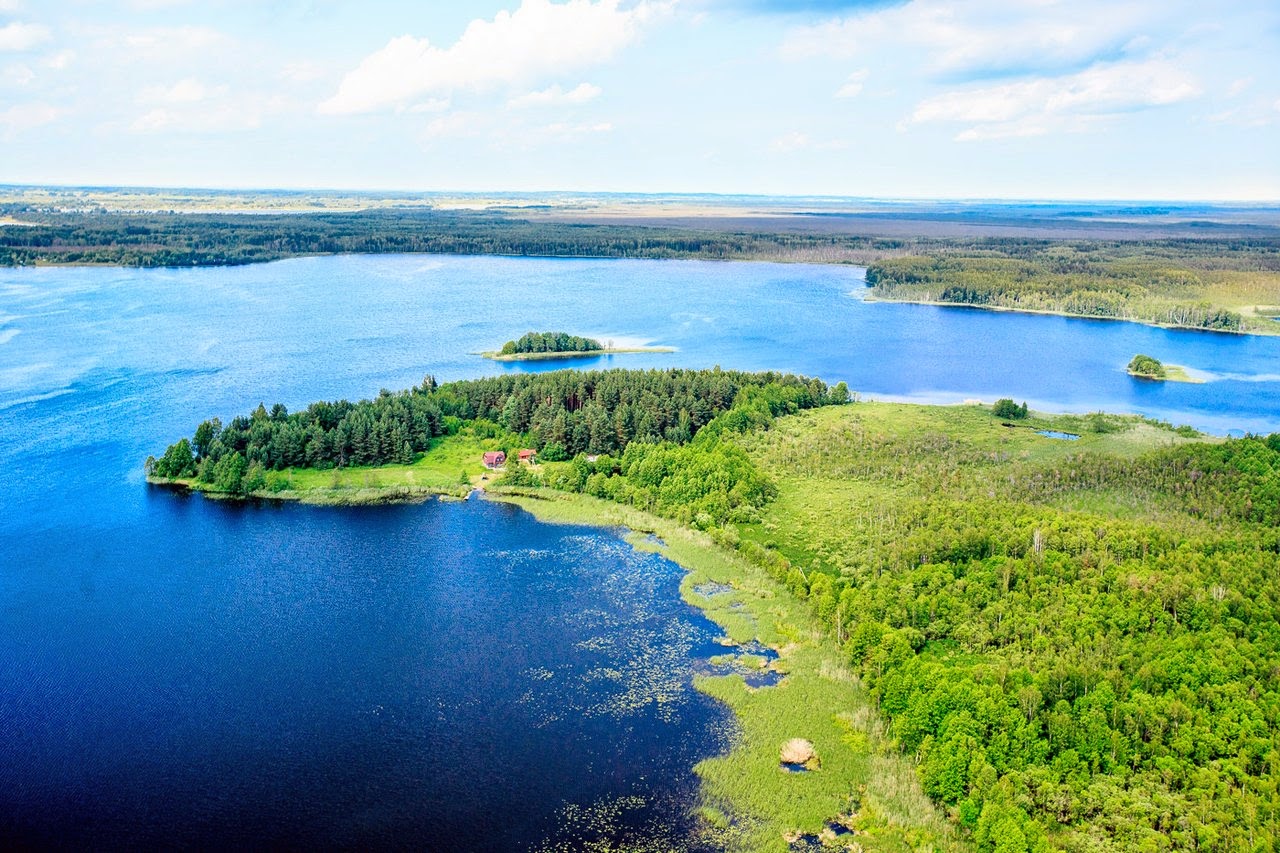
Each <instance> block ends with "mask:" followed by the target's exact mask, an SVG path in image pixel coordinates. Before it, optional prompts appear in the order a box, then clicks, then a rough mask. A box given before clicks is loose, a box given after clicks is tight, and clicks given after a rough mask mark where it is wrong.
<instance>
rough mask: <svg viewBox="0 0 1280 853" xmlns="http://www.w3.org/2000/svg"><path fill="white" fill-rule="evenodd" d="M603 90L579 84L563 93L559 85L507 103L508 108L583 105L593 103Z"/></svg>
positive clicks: (587, 84) (521, 96) (588, 84)
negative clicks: (588, 102)
mask: <svg viewBox="0 0 1280 853" xmlns="http://www.w3.org/2000/svg"><path fill="white" fill-rule="evenodd" d="M602 91H603V90H602V89H601V88H600V87H599V86H593V85H592V84H590V83H579V84H578V85H577V86H575V87H574V88H572V89H570V90H569V91H567V92H566V91H565V90H564V89H563V88H561V87H560V86H559V84H557V85H555V86H552V87H550V88H548V89H542V90H540V91H537V92H529V93H528V94H526V95H520V96H519V97H517V98H512V99H511V100H509V101H507V106H509V107H517V108H522V107H554V106H562V105H566V104H585V103H586V102H587V101H593V100H595V99H596V98H598V97H600V94H601V92H602Z"/></svg>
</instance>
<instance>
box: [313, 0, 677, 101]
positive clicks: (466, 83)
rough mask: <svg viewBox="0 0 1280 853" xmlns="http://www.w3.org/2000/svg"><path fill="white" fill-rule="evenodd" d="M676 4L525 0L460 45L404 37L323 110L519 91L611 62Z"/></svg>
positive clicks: (470, 28)
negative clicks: (502, 88)
mask: <svg viewBox="0 0 1280 853" xmlns="http://www.w3.org/2000/svg"><path fill="white" fill-rule="evenodd" d="M667 8H669V4H665V3H658V2H655V0H641V2H640V3H638V4H637V5H635V6H632V7H630V8H628V9H622V8H620V2H619V0H598V2H592V0H569V2H567V3H552V2H550V0H523V2H521V4H520V7H519V8H518V9H516V10H515V11H514V12H507V11H502V12H499V13H498V14H497V16H496V17H494V19H493V20H492V21H487V20H481V19H476V20H473V21H472V22H471V23H470V24H468V25H467V28H466V30H465V31H464V32H463V34H462V36H461V37H460V38H459V39H458V41H457V42H455V43H454V44H453V45H452V46H450V47H448V48H440V47H436V46H435V45H432V44H430V43H429V42H428V41H427V39H425V38H423V39H418V38H414V37H413V36H408V35H405V36H400V37H398V38H394V39H392V40H391V41H390V42H388V43H387V45H386V46H385V47H383V48H382V49H381V50H379V51H377V52H376V53H373V54H371V55H369V56H368V57H366V58H365V59H364V61H363V62H361V63H360V65H359V66H358V67H357V68H356V69H355V70H353V71H351V72H350V73H349V74H347V75H346V77H345V78H343V80H342V83H341V84H340V85H339V87H338V91H337V93H335V94H334V95H333V97H331V98H329V99H328V100H326V101H324V102H323V103H322V104H320V112H322V113H327V114H333V115H341V114H350V113H364V112H371V111H374V110H378V109H382V108H386V107H392V106H396V105H403V104H404V103H406V102H408V101H411V100H413V99H414V98H416V97H419V96H421V95H424V94H449V93H451V92H453V91H455V90H458V89H486V88H491V87H494V86H499V85H515V84H519V83H522V82H526V81H530V80H535V79H538V78H540V77H546V76H548V75H558V74H564V73H567V72H569V71H572V70H574V69H577V68H583V67H587V66H592V65H596V64H599V63H601V62H605V61H607V60H609V59H610V58H612V57H613V56H614V55H615V54H616V53H617V52H618V51H619V50H620V49H621V48H622V47H624V46H625V45H627V44H628V43H630V42H631V41H633V40H634V39H635V38H636V37H637V36H638V35H639V32H640V30H641V28H642V27H643V25H644V24H645V23H646V22H648V21H649V20H650V19H651V18H653V17H654V16H655V15H657V14H659V13H660V12H662V11H664V10H665V9H667Z"/></svg>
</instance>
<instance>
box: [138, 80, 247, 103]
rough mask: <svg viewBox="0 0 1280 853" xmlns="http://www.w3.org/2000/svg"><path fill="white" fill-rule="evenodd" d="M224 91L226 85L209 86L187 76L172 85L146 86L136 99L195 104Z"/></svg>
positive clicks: (147, 101) (217, 95)
mask: <svg viewBox="0 0 1280 853" xmlns="http://www.w3.org/2000/svg"><path fill="white" fill-rule="evenodd" d="M226 93H227V87H226V86H213V87H210V86H206V85H205V84H204V83H201V82H200V81H199V80H196V79H195V78H194V77H187V78H186V79H183V80H179V81H178V82H177V83H174V84H173V85H172V86H148V87H147V88H145V89H143V90H142V91H141V92H140V93H139V94H138V100H139V101H141V102H143V103H157V104H197V103H199V102H201V101H205V100H208V99H209V98H214V97H221V96H223V95H225V94H226Z"/></svg>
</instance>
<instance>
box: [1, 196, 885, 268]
mask: <svg viewBox="0 0 1280 853" xmlns="http://www.w3.org/2000/svg"><path fill="white" fill-rule="evenodd" d="M0 213H6V214H13V215H20V216H21V217H22V219H23V221H24V222H28V223H31V224H32V225H33V226H35V227H22V228H0V266H14V265H30V264H37V263H40V264H56V263H66V264H76V263H81V264H83V263H99V264H121V265H125V266H146V267H155V266H183V267H190V266H210V265H225V264H248V263H257V262H262V261H272V260H278V259H280V258H288V257H294V256H298V255H315V254H335V253H395V252H434V253H440V254H452V255H522V256H541V257H594V258H707V259H717V260H724V259H735V258H736V259H744V260H761V259H773V260H781V259H786V260H810V261H829V260H832V259H838V260H849V259H852V258H862V257H871V256H875V255H879V254H883V253H885V252H889V251H897V250H900V247H901V245H902V241H901V240H898V239H879V238H872V237H855V236H846V235H841V234H822V233H817V234H794V233H788V234H778V235H774V234H764V233H746V232H716V231H708V230H703V229H698V230H696V231H694V230H689V229H682V228H676V227H671V228H659V227H653V226H648V225H646V226H635V225H626V224H621V225H594V224H587V223H576V222H575V223H558V222H533V221H529V220H524V219H518V218H513V217H511V216H509V215H505V214H502V213H491V212H474V211H443V210H410V209H400V210H367V211H358V212H342V213H339V212H317V213H289V214H274V213H252V214H223V213H218V214H210V213H181V214H164V213H145V214H140V213H109V212H105V211H98V212H91V213H80V212H76V213H67V212H60V211H53V210H47V209H37V208H32V207H29V206H26V205H8V206H6V207H5V208H4V209H3V210H0Z"/></svg>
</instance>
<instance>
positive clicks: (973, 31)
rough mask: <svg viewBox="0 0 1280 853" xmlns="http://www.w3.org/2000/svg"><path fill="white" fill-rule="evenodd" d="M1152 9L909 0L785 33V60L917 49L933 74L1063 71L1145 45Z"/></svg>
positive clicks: (1042, 0)
mask: <svg viewBox="0 0 1280 853" xmlns="http://www.w3.org/2000/svg"><path fill="white" fill-rule="evenodd" d="M1161 8H1162V7H1160V6H1156V5H1154V4H1150V3H1145V2H1131V3H1127V4H1116V3H1112V2H1109V1H1108V0H1073V2H1060V1H1059V0H1039V2H1013V3H1011V2H1009V0H966V2H964V3H954V2H950V0H913V1H912V2H910V3H907V4H905V5H901V6H894V7H891V8H888V9H882V10H880V11H876V12H871V13H865V12H862V13H859V14H853V15H849V16H846V17H842V18H835V19H832V20H829V21H825V22H823V23H820V24H816V25H812V26H805V27H797V28H795V29H793V30H791V31H790V32H789V33H788V34H787V36H786V38H785V39H784V41H783V44H782V55H783V56H784V57H785V58H789V59H808V58H814V57H824V56H825V57H834V58H837V59H849V58H854V57H860V56H865V55H867V54H869V53H872V52H875V51H877V50H880V49H883V48H885V47H886V46H889V47H894V48H897V47H905V46H910V47H913V48H919V49H922V50H923V51H924V52H925V55H926V60H925V62H926V66H927V68H928V69H929V70H930V71H932V72H933V73H936V74H941V75H966V74H979V75H980V74H983V73H1009V72H1013V73H1020V72H1023V71H1026V70H1029V69H1035V70H1039V71H1046V70H1050V69H1053V70H1058V71H1063V70H1071V69H1073V68H1079V67H1081V66H1082V65H1088V64H1091V63H1092V62H1094V61H1096V60H1097V59H1099V58H1100V57H1103V56H1110V57H1111V58H1116V57H1118V56H1120V55H1124V54H1126V53H1128V52H1132V51H1138V50H1141V49H1143V48H1144V46H1146V45H1147V41H1146V40H1145V39H1146V36H1145V34H1144V30H1145V29H1146V28H1147V27H1149V26H1153V25H1154V24H1153V21H1156V20H1157V19H1158V18H1159V16H1160V15H1161V14H1162V13H1161Z"/></svg>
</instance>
